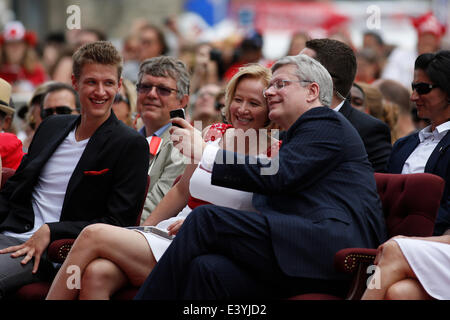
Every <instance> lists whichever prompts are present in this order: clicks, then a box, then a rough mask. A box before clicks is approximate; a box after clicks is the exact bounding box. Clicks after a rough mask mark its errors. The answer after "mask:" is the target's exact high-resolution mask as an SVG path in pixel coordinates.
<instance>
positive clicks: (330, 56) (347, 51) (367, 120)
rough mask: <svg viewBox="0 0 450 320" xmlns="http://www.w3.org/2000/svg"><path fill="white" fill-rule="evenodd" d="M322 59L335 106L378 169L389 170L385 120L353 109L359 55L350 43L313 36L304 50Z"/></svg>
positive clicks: (332, 106)
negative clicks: (353, 88) (351, 126)
mask: <svg viewBox="0 0 450 320" xmlns="http://www.w3.org/2000/svg"><path fill="white" fill-rule="evenodd" d="M301 53H303V54H306V55H308V56H310V57H312V58H314V59H316V60H317V61H319V62H320V63H321V64H322V65H323V66H324V67H325V68H326V69H327V70H328V72H329V73H330V75H331V77H332V79H333V101H332V103H331V106H330V107H331V108H332V109H334V110H335V111H339V112H341V113H342V114H343V115H344V116H345V117H346V118H347V120H348V121H350V123H351V124H352V125H353V126H354V127H355V128H356V130H357V131H358V133H359V135H360V136H361V139H362V140H363V142H364V147H365V148H366V151H367V155H368V157H369V161H370V163H371V164H372V167H373V169H374V171H375V172H385V171H386V166H387V162H388V160H389V155H390V153H391V149H392V145H391V133H390V131H389V127H388V126H387V125H386V124H385V123H384V122H382V121H381V120H379V119H377V118H375V117H372V116H371V115H368V114H366V113H364V112H360V111H359V110H356V109H355V108H353V107H352V106H351V105H350V103H349V102H348V101H347V99H346V98H345V97H347V96H348V94H349V92H350V89H351V87H352V83H353V80H354V79H355V74H356V58H355V54H354V52H353V50H352V48H350V47H349V46H348V45H346V44H345V43H343V42H340V41H337V40H332V39H313V40H309V41H307V42H306V48H305V49H303V50H302V52H301Z"/></svg>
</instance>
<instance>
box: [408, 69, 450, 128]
mask: <svg viewBox="0 0 450 320" xmlns="http://www.w3.org/2000/svg"><path fill="white" fill-rule="evenodd" d="M419 82H425V83H430V84H432V81H431V80H430V78H429V77H428V75H427V74H426V73H425V71H423V70H420V69H416V70H415V71H414V83H419ZM448 98H449V97H448V96H447V94H446V93H445V92H444V91H442V90H441V89H440V88H434V89H432V90H431V91H430V92H429V93H427V94H422V95H420V94H418V93H417V91H415V90H414V91H413V92H412V94H411V101H413V102H414V103H415V104H416V107H417V114H418V116H419V117H420V118H424V119H429V120H430V121H431V125H432V129H434V128H435V127H436V126H438V125H440V124H442V123H444V122H446V121H447V120H448V119H449V118H450V106H449V103H448V100H447V99H448Z"/></svg>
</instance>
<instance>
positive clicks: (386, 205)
mask: <svg viewBox="0 0 450 320" xmlns="http://www.w3.org/2000/svg"><path fill="white" fill-rule="evenodd" d="M375 180H376V183H377V190H378V194H379V196H380V199H381V203H382V206H383V212H384V217H385V220H386V226H387V230H388V236H389V237H393V236H396V235H404V236H419V237H429V236H431V235H432V234H433V229H434V221H435V219H436V215H437V212H438V209H439V205H440V202H441V198H442V193H443V191H444V185H445V181H444V180H443V179H442V178H441V177H439V176H436V175H433V174H429V173H416V174H388V173H375ZM376 253H377V250H376V249H368V248H347V249H342V250H340V251H338V252H337V253H336V256H335V257H334V265H335V268H336V269H337V270H338V271H340V272H344V273H348V274H351V275H352V276H353V280H352V283H351V286H350V290H349V292H348V293H347V296H346V297H335V296H330V295H328V294H320V293H311V294H302V295H298V296H294V297H292V298H290V300H330V299H344V298H345V299H347V300H359V299H361V296H362V295H363V293H364V291H365V289H366V281H367V279H368V277H369V276H370V275H371V274H370V273H367V268H368V267H369V266H370V265H373V262H374V259H375V256H376Z"/></svg>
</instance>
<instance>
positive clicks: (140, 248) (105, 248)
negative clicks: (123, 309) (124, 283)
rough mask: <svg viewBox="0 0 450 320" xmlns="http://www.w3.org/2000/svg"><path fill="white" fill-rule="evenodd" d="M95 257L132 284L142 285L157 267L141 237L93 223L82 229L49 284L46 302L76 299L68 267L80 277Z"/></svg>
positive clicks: (76, 290) (122, 229)
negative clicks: (109, 265) (70, 286)
mask: <svg viewBox="0 0 450 320" xmlns="http://www.w3.org/2000/svg"><path fill="white" fill-rule="evenodd" d="M97 258H103V259H107V260H110V261H111V262H113V263H114V264H115V265H117V267H118V268H120V269H121V270H122V272H123V273H124V274H125V275H126V277H127V278H128V281H130V282H131V283H132V284H133V285H140V284H142V282H143V281H144V280H145V279H146V277H147V276H148V274H149V273H150V271H151V270H152V269H153V267H154V266H155V264H156V261H155V258H154V257H153V254H152V252H151V250H150V247H149V245H148V243H147V240H146V239H145V237H144V236H143V235H142V234H140V233H138V232H136V231H133V230H128V229H124V228H120V227H116V226H112V225H107V224H94V225H91V226H88V227H86V228H85V229H83V231H82V232H81V233H80V235H79V236H78V238H77V239H76V241H75V243H74V245H73V247H72V249H71V250H70V253H69V255H68V256H67V258H66V260H65V261H64V263H63V265H62V266H61V269H60V270H59V272H58V274H57V275H56V277H55V279H54V281H53V283H52V286H51V288H50V291H49V293H48V295H47V299H63V300H66V299H67V300H73V299H76V298H77V297H78V294H79V290H78V289H69V287H68V285H67V284H68V280H69V283H70V281H71V280H73V277H74V274H73V271H71V270H72V269H68V268H69V267H72V268H74V266H75V269H77V268H78V270H79V275H80V276H81V277H83V274H84V272H85V270H86V267H87V266H88V265H89V264H90V263H91V262H92V261H94V260H96V259H97ZM68 271H71V272H72V273H68ZM80 281H81V279H80Z"/></svg>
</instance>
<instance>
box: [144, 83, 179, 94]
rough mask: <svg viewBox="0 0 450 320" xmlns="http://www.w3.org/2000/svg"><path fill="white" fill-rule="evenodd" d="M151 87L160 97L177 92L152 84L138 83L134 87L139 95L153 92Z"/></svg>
mask: <svg viewBox="0 0 450 320" xmlns="http://www.w3.org/2000/svg"><path fill="white" fill-rule="evenodd" d="M153 87H155V88H156V93H157V94H158V95H159V96H162V97H167V96H169V95H170V94H171V93H172V91H174V92H178V90H177V89H172V88H167V87H164V86H155V85H153V84H146V83H138V84H137V85H136V90H137V92H139V93H140V94H148V93H149V92H151V91H152V90H153Z"/></svg>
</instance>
